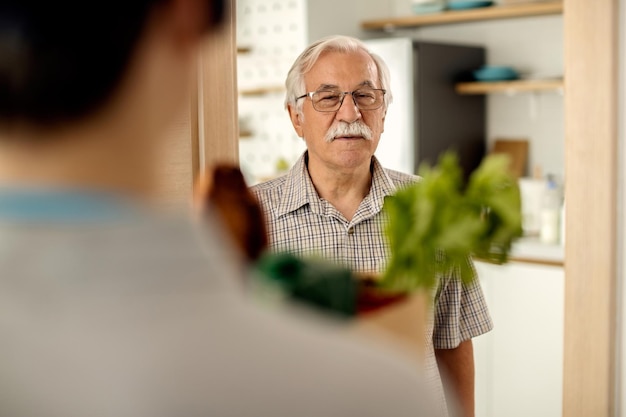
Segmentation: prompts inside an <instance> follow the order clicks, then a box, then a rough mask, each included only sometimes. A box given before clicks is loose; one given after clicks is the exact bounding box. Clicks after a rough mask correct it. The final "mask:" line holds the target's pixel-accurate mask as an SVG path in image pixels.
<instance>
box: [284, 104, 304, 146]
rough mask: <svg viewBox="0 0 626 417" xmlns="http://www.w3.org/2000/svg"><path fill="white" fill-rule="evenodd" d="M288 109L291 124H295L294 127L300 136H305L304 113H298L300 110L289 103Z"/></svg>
mask: <svg viewBox="0 0 626 417" xmlns="http://www.w3.org/2000/svg"><path fill="white" fill-rule="evenodd" d="M287 111H288V112H289V118H290V119H291V124H292V125H293V128H294V129H295V130H296V133H297V134H298V136H299V137H301V138H302V137H304V134H303V131H302V123H303V118H302V115H301V114H300V113H298V110H297V109H296V108H295V107H294V106H293V105H291V104H288V105H287Z"/></svg>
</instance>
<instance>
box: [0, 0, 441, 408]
mask: <svg viewBox="0 0 626 417" xmlns="http://www.w3.org/2000/svg"><path fill="white" fill-rule="evenodd" d="M221 6H222V4H221V2H219V1H207V0H123V1H122V0H108V1H105V2H84V1H72V0H58V1H54V2H40V1H34V0H14V1H8V0H4V1H2V2H1V4H0V184H1V186H0V338H1V339H2V343H0V415H1V416H3V417H5V416H6V417H32V416H48V417H75V416H92V417H105V416H106V417H109V416H111V417H112V416H115V417H125V416H133V417H142V416H151V417H154V416H169V417H173V416H272V417H275V416H312V417H313V416H316V417H317V416H325V415H327V416H381V415H391V416H422V415H423V416H429V415H432V414H431V412H430V408H429V407H430V401H429V399H428V398H425V397H424V395H422V396H417V397H416V396H415V392H416V391H418V392H424V391H423V386H422V382H421V381H422V379H421V378H420V375H419V374H418V373H414V372H411V371H410V370H408V366H406V365H405V363H404V361H402V360H400V359H396V358H394V357H390V356H388V355H387V354H385V353H382V352H378V351H374V350H370V349H367V348H365V347H362V346H360V345H359V344H358V343H354V342H353V341H351V340H348V339H346V338H345V337H344V336H343V333H342V329H341V328H337V327H335V326H331V324H330V323H326V322H321V321H319V320H318V321H313V320H308V319H306V318H304V317H292V315H287V314H286V313H283V312H282V311H270V310H268V309H262V308H259V307H258V306H257V305H256V304H255V303H252V302H251V301H250V299H249V298H248V297H247V296H246V295H245V294H244V293H243V292H242V288H241V285H240V283H241V279H238V278H240V277H239V275H238V271H240V270H241V268H238V267H237V266H238V263H239V262H240V261H239V259H238V258H237V257H236V256H235V255H234V254H233V252H234V250H231V249H230V246H229V245H228V244H227V242H226V239H225V238H223V237H222V235H221V233H220V232H219V230H218V229H219V227H218V226H213V227H211V229H210V233H208V234H204V233H201V232H200V231H201V230H202V231H203V230H205V228H204V227H202V228H197V227H195V226H194V225H193V224H192V222H190V221H188V219H187V218H185V217H180V218H178V217H175V216H173V217H170V216H168V217H167V218H162V217H161V216H159V215H157V214H154V213H153V212H151V211H150V209H148V208H147V204H146V199H147V198H148V197H149V196H150V195H151V193H152V190H153V188H154V185H155V173H156V171H157V170H158V168H159V167H158V165H157V158H156V157H155V156H156V154H157V152H156V150H157V149H158V147H159V143H160V138H161V137H162V136H163V135H162V134H163V132H165V131H167V128H168V126H169V124H170V123H171V122H172V120H174V119H175V118H176V116H177V113H178V112H179V111H180V110H181V108H183V107H184V104H185V103H186V100H187V99H188V93H189V92H188V88H187V87H188V85H189V76H190V75H191V74H192V73H193V71H192V69H193V67H194V65H195V58H196V52H197V51H196V49H197V47H198V44H199V41H200V40H201V38H202V37H203V36H205V35H207V36H210V33H211V30H212V28H214V27H215V26H216V25H217V24H219V20H220V15H221V11H220V10H221Z"/></svg>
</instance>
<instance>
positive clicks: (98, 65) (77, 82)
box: [0, 0, 223, 125]
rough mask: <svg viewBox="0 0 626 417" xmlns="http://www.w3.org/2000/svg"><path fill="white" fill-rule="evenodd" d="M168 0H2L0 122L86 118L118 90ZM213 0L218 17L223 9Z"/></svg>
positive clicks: (215, 17) (213, 12)
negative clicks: (157, 8) (152, 14)
mask: <svg viewBox="0 0 626 417" xmlns="http://www.w3.org/2000/svg"><path fill="white" fill-rule="evenodd" d="M166 1H167V0H104V1H85V0H55V1H41V0H2V2H1V3H0V124H7V123H11V122H12V121H22V122H26V123H30V124H35V125H50V124H55V123H59V122H65V121H71V120H75V119H80V118H82V117H84V116H86V115H88V114H90V113H92V112H93V111H95V110H96V109H98V108H99V107H100V106H101V105H103V104H104V102H105V101H106V100H107V99H108V98H109V97H110V96H111V95H112V94H113V92H114V91H115V88H116V87H117V85H118V83H119V82H120V80H121V79H122V77H123V75H124V73H125V71H126V68H127V65H128V63H129V61H130V58H131V56H132V53H133V51H134V48H135V46H136V44H137V42H138V40H139V38H140V36H141V34H142V31H143V29H144V26H145V24H146V21H147V19H148V16H149V14H150V12H151V11H152V10H153V8H154V7H155V6H157V5H158V4H160V3H164V2H166ZM222 3H223V1H212V3H211V5H212V10H211V17H212V18H213V19H212V20H213V21H212V22H210V23H213V24H215V23H217V22H218V21H219V20H220V19H221V16H222V12H223V4H222Z"/></svg>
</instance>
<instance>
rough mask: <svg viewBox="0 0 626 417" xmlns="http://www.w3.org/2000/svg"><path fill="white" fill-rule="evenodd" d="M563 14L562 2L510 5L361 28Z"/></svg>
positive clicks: (378, 22) (380, 22)
mask: <svg viewBox="0 0 626 417" xmlns="http://www.w3.org/2000/svg"><path fill="white" fill-rule="evenodd" d="M561 13H563V2H561V1H550V2H543V3H525V4H511V5H508V6H491V7H483V8H479V9H469V10H450V11H445V12H441V13H434V14H423V15H413V16H405V17H395V18H389V19H376V20H366V21H364V22H362V23H361V27H362V28H363V29H366V30H394V29H398V28H412V27H419V26H432V25H445V24H450V23H462V22H475V21H480V20H494V19H509V18H516V17H528V16H541V15H551V14H561Z"/></svg>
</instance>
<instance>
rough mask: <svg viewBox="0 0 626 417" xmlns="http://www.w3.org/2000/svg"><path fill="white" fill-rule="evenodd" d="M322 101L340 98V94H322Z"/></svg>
mask: <svg viewBox="0 0 626 417" xmlns="http://www.w3.org/2000/svg"><path fill="white" fill-rule="evenodd" d="M319 100H320V101H336V100H339V94H320V95H319Z"/></svg>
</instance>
